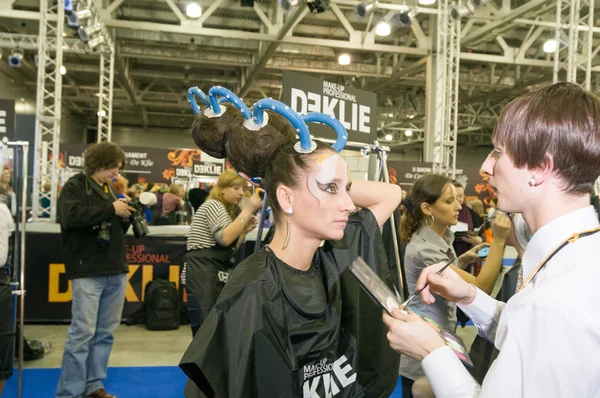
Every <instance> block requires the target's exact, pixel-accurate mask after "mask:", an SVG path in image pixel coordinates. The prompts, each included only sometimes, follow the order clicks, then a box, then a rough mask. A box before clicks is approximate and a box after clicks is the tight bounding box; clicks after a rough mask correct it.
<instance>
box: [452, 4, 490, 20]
mask: <svg viewBox="0 0 600 398" xmlns="http://www.w3.org/2000/svg"><path fill="white" fill-rule="evenodd" d="M487 2H488V0H470V1H468V2H467V3H466V4H462V5H460V4H454V5H453V6H452V10H451V11H450V15H451V16H452V18H454V19H461V18H464V17H468V16H469V15H471V14H473V13H474V12H475V10H477V9H478V8H481V7H482V6H483V5H484V4H485V3H487Z"/></svg>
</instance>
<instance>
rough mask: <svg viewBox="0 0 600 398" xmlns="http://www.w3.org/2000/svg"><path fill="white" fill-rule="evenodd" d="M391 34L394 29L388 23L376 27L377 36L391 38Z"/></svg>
mask: <svg viewBox="0 0 600 398" xmlns="http://www.w3.org/2000/svg"><path fill="white" fill-rule="evenodd" d="M390 33H392V27H391V26H390V24H389V22H387V21H381V22H379V23H378V24H377V26H375V34H376V35H377V36H389V35H390Z"/></svg>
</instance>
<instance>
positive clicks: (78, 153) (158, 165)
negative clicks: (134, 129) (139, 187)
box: [59, 143, 226, 183]
mask: <svg viewBox="0 0 600 398" xmlns="http://www.w3.org/2000/svg"><path fill="white" fill-rule="evenodd" d="M87 147H88V145H87V144H69V143H64V144H60V157H61V159H60V161H59V165H60V167H65V166H66V167H70V168H75V169H81V168H83V165H84V160H83V152H84V151H85V149H86V148H87ZM121 149H123V151H124V152H125V162H126V164H125V166H124V167H123V173H125V174H127V173H131V174H136V175H137V176H138V177H140V178H143V179H144V180H145V181H147V182H153V183H166V182H170V181H171V178H187V177H200V176H208V177H215V179H216V177H218V176H219V174H221V173H222V172H223V171H224V170H225V167H226V165H225V162H224V161H223V159H215V158H213V157H211V156H209V155H207V154H206V153H204V152H202V151H201V150H199V149H185V148H177V149H166V148H165V149H163V148H143V147H127V146H124V147H121Z"/></svg>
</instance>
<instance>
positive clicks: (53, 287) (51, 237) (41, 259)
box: [25, 232, 186, 322]
mask: <svg viewBox="0 0 600 398" xmlns="http://www.w3.org/2000/svg"><path fill="white" fill-rule="evenodd" d="M126 245H127V260H128V262H129V274H128V276H127V278H128V283H127V290H126V292H125V307H124V309H123V317H124V318H127V317H129V316H131V315H132V314H134V313H135V312H136V311H138V309H140V308H141V305H142V302H143V300H144V288H145V286H146V284H147V283H148V282H150V281H151V280H154V279H166V280H169V281H171V282H175V284H176V285H177V286H179V274H180V267H183V263H184V259H185V252H186V236H152V235H148V236H146V237H144V238H141V239H135V237H134V236H130V235H127V236H126ZM26 247H27V249H26V250H27V251H26V257H25V258H26V259H27V267H26V268H25V271H26V272H25V288H26V291H27V294H26V295H25V320H26V321H28V322H47V321H51V322H63V321H69V320H70V319H71V281H69V280H67V278H66V277H65V265H64V262H63V257H62V249H61V241H60V234H58V233H37V232H28V233H27V245H26Z"/></svg>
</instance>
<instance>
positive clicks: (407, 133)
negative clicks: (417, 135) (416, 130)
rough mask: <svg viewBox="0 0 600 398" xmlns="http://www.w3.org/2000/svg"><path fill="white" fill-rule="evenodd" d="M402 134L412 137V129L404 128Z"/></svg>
mask: <svg viewBox="0 0 600 398" xmlns="http://www.w3.org/2000/svg"><path fill="white" fill-rule="evenodd" d="M404 135H405V136H407V137H412V135H413V131H412V130H411V129H408V130H404Z"/></svg>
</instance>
